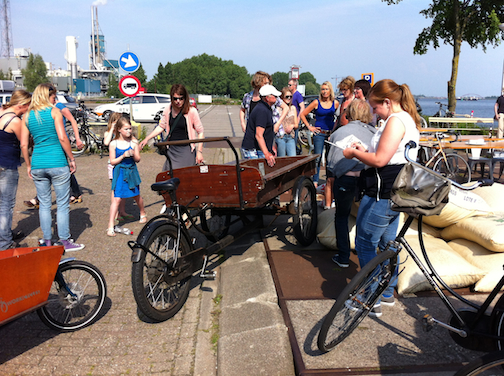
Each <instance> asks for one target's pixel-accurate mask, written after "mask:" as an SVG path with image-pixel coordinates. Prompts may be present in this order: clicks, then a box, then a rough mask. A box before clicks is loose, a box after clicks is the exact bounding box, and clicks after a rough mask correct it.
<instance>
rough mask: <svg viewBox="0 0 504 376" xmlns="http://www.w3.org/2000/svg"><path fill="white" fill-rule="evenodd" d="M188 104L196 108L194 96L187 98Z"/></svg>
mask: <svg viewBox="0 0 504 376" xmlns="http://www.w3.org/2000/svg"><path fill="white" fill-rule="evenodd" d="M189 104H190V105H191V106H193V107H194V108H195V109H198V105H197V104H196V100H195V99H194V98H189Z"/></svg>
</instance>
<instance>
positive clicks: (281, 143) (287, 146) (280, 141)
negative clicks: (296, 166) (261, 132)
mask: <svg viewBox="0 0 504 376" xmlns="http://www.w3.org/2000/svg"><path fill="white" fill-rule="evenodd" d="M275 142H276V144H277V156H279V157H285V156H287V157H294V156H295V155H296V140H295V139H293V138H292V137H291V136H290V135H288V134H286V135H285V136H283V137H282V138H280V137H275Z"/></svg>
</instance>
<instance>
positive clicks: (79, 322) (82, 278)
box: [37, 260, 107, 332]
mask: <svg viewBox="0 0 504 376" xmlns="http://www.w3.org/2000/svg"><path fill="white" fill-rule="evenodd" d="M106 296H107V285H106V283H105V278H104V277H103V275H102V274H101V272H100V271H99V270H98V269H97V268H96V267H95V266H94V265H92V264H90V263H88V262H85V261H77V260H75V261H68V262H66V263H63V264H61V265H60V266H59V267H58V271H57V274H56V278H55V280H54V282H53V285H52V287H51V290H50V291H49V298H48V299H47V300H48V302H47V304H46V305H45V306H43V307H42V308H40V309H39V310H38V311H37V313H38V315H39V317H40V319H41V320H42V321H43V322H44V324H46V325H47V326H49V327H50V328H52V329H56V330H59V331H63V332H69V331H74V330H77V329H81V328H83V327H85V326H86V325H89V324H91V323H92V322H93V321H94V320H95V319H96V318H97V317H98V314H99V313H100V311H101V309H102V307H103V304H104V303H105V297H106Z"/></svg>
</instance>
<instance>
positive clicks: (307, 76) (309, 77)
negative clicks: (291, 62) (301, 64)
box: [299, 72, 320, 95]
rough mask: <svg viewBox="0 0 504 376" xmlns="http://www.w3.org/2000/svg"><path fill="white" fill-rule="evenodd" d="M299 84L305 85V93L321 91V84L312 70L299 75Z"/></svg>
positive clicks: (313, 93) (312, 93)
mask: <svg viewBox="0 0 504 376" xmlns="http://www.w3.org/2000/svg"><path fill="white" fill-rule="evenodd" d="M299 84H300V85H305V95H317V94H318V93H319V92H320V85H319V84H318V83H317V80H316V79H315V77H314V76H313V74H311V73H310V72H303V73H301V74H300V75H299Z"/></svg>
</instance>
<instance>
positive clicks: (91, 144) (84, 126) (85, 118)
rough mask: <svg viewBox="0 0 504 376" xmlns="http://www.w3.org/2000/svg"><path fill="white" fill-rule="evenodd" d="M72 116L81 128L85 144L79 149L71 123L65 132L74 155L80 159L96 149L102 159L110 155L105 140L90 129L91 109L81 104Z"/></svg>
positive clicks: (81, 136) (80, 135)
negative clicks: (105, 155)
mask: <svg viewBox="0 0 504 376" xmlns="http://www.w3.org/2000/svg"><path fill="white" fill-rule="evenodd" d="M72 115H73V116H74V118H75V120H76V121H77V125H78V126H79V137H80V139H81V141H82V144H83V147H82V148H81V149H79V148H78V147H77V144H76V138H75V133H74V130H73V128H72V125H71V124H69V123H68V124H66V126H65V130H66V132H67V135H68V139H69V140H70V145H71V147H72V154H73V155H75V156H76V157H78V156H79V155H82V154H84V153H85V152H86V151H87V150H88V149H96V150H97V151H98V152H99V153H100V158H102V157H103V155H104V154H107V153H108V148H107V147H106V146H105V145H104V143H103V138H101V137H99V136H98V135H97V134H96V133H94V132H93V130H92V129H91V128H90V127H89V118H90V116H91V115H90V111H89V109H87V108H86V106H85V105H84V104H83V103H79V106H78V107H77V108H76V109H75V110H74V111H73V112H72Z"/></svg>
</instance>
